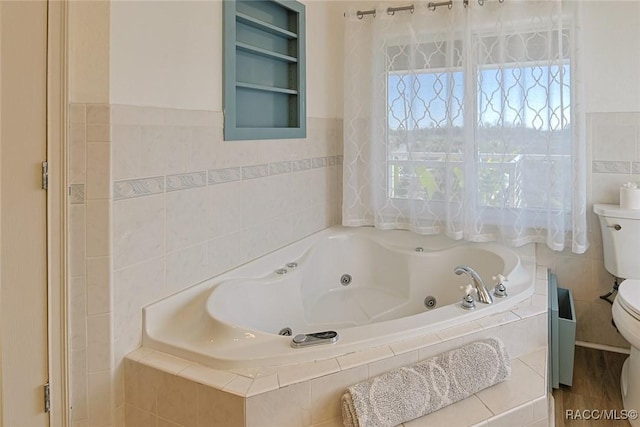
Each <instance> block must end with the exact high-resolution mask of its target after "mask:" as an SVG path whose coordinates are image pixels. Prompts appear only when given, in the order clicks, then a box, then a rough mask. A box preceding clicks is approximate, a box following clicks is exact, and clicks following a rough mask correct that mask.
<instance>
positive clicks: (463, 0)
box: [462, 0, 469, 9]
mask: <svg viewBox="0 0 640 427" xmlns="http://www.w3.org/2000/svg"><path fill="white" fill-rule="evenodd" d="M462 4H463V5H464V8H465V9H466V8H467V7H469V0H462Z"/></svg>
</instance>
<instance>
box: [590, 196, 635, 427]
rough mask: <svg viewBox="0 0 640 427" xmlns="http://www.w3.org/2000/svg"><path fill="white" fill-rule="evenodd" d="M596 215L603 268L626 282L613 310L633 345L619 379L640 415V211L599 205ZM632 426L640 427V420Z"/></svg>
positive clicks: (625, 399)
mask: <svg viewBox="0 0 640 427" xmlns="http://www.w3.org/2000/svg"><path fill="white" fill-rule="evenodd" d="M593 211H594V212H595V213H596V214H598V216H599V217H600V229H601V231H602V246H603V250H604V266H605V268H606V269H607V271H608V272H609V273H611V274H613V275H614V276H616V277H618V278H621V279H625V280H624V281H623V282H622V283H621V284H620V287H619V289H618V295H617V296H616V299H615V301H614V303H613V306H612V308H611V310H612V313H613V320H614V322H615V324H616V327H617V328H618V330H619V331H620V333H621V334H622V336H623V337H625V338H626V340H627V341H629V343H630V344H631V355H630V356H629V358H628V359H627V360H626V361H625V362H624V366H623V367H622V375H621V376H620V388H621V389H622V401H623V404H624V408H625V409H626V410H627V411H629V410H636V411H640V210H629V209H621V208H620V206H618V205H601V204H596V205H594V206H593ZM629 422H630V423H631V425H632V426H640V420H637V419H635V420H629Z"/></svg>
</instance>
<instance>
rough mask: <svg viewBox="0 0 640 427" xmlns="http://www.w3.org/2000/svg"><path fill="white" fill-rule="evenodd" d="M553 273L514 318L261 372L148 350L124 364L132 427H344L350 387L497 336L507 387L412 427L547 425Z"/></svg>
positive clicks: (507, 315)
mask: <svg viewBox="0 0 640 427" xmlns="http://www.w3.org/2000/svg"><path fill="white" fill-rule="evenodd" d="M546 293H547V269H546V268H543V267H538V268H537V271H536V293H535V294H534V295H533V296H532V297H530V298H528V299H527V300H526V301H524V302H522V303H521V304H519V305H518V306H517V307H515V308H513V309H512V310H510V311H506V312H502V313H497V314H494V315H490V316H487V317H484V318H480V319H478V320H475V321H471V322H468V323H466V324H464V325H461V326H457V327H453V328H450V329H445V330H441V331H438V332H435V333H429V334H426V335H423V336H419V337H416V338H413V339H410V340H406V341H400V342H395V343H392V344H389V345H384V346H379V347H374V348H371V349H369V350H364V351H360V352H354V353H349V354H345V355H342V356H339V357H336V358H329V359H323V360H316V361H311V362H305V363H299V364H292V365H284V366H278V367H267V368H257V369H238V370H227V371H222V370H215V369H212V368H209V367H206V366H203V365H199V364H197V363H194V362H191V361H189V360H185V359H181V358H178V357H175V356H172V355H169V354H166V353H162V352H159V351H156V350H151V349H149V348H145V347H142V348H140V349H138V350H135V351H133V352H131V353H130V354H129V355H127V357H126V363H125V371H126V379H125V404H126V405H125V406H126V410H125V413H126V423H127V425H128V426H143V425H155V424H154V423H156V422H157V423H161V422H164V423H167V425H173V424H170V423H174V424H176V425H183V426H191V425H194V426H195V425H208V426H225V427H233V426H251V427H255V426H267V427H271V426H279V427H289V426H296V427H302V426H305V427H306V426H317V427H319V426H324V427H330V426H331V427H332V426H336V427H337V426H341V425H342V419H341V414H340V397H341V396H342V394H343V393H344V391H345V390H346V388H347V387H348V386H350V385H352V384H355V383H358V382H360V381H364V380H367V379H369V378H372V377H375V376H378V375H380V374H382V373H384V372H387V371H389V370H391V369H395V368H398V367H400V366H405V365H410V364H413V363H417V362H419V361H422V360H425V359H427V358H429V357H431V356H434V355H436V354H439V353H442V352H444V351H447V350H451V349H453V348H457V347H460V346H462V345H464V344H466V343H469V342H472V341H475V340H477V339H481V338H484V337H489V336H497V337H499V338H500V339H502V340H503V342H504V343H505V344H506V346H507V349H508V351H509V354H510V356H511V357H512V359H513V360H512V365H513V366H512V374H511V377H510V378H509V379H508V380H507V381H505V382H504V383H501V384H498V385H496V386H494V387H491V388H489V389H486V390H483V391H481V392H479V393H477V394H476V395H474V396H471V397H469V398H467V399H465V400H463V401H461V402H458V403H456V404H454V405H452V406H450V407H446V408H443V409H442V410H440V411H437V412H435V413H433V414H430V415H427V416H425V417H423V418H420V419H417V420H414V421H411V422H408V423H405V426H407V427H409V426H411V427H417V426H422V425H424V426H426V425H447V426H451V427H454V426H470V425H477V426H534V425H535V426H546V425H548V420H549V418H548V414H549V409H548V396H547V380H546V378H547V356H546V355H547V320H548V317H547V294H546Z"/></svg>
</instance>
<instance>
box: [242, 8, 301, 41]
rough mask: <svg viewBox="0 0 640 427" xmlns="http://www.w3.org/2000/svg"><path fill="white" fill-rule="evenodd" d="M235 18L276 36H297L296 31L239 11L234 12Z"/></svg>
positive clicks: (294, 37) (290, 37) (293, 37)
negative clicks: (293, 31)
mask: <svg viewBox="0 0 640 427" xmlns="http://www.w3.org/2000/svg"><path fill="white" fill-rule="evenodd" d="M236 19H237V20H238V21H239V22H242V23H243V24H247V25H250V26H252V27H254V28H258V29H260V30H263V31H266V32H268V33H271V34H275V35H276V36H281V37H286V38H288V39H297V38H298V35H297V34H296V33H292V32H291V31H288V30H285V29H283V28H280V27H276V26H275V25H272V24H269V23H267V22H264V21H261V20H259V19H256V18H254V17H252V16H249V15H246V14H244V13H241V12H236Z"/></svg>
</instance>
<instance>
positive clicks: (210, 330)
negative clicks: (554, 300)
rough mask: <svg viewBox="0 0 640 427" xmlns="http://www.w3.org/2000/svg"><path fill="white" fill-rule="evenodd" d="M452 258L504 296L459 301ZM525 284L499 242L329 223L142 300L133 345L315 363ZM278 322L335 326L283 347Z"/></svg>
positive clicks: (192, 354)
mask: <svg viewBox="0 0 640 427" xmlns="http://www.w3.org/2000/svg"><path fill="white" fill-rule="evenodd" d="M287 264H289V266H287ZM459 265H465V266H468V267H471V268H472V269H473V270H475V271H476V272H477V273H478V274H479V275H480V277H482V279H484V281H485V283H486V285H487V288H489V290H490V291H491V293H493V286H494V285H495V281H494V280H493V279H492V276H497V275H498V274H502V275H504V276H506V277H507V278H508V281H507V282H506V283H505V284H506V286H507V292H508V296H507V297H505V298H495V297H494V303H493V304H490V305H488V304H483V303H480V302H476V309H474V310H465V309H463V308H462V307H461V305H460V302H461V300H462V297H463V296H464V293H463V291H462V290H461V289H460V287H461V286H462V285H466V284H467V283H469V282H470V278H469V276H467V275H466V274H463V275H456V274H454V268H455V267H456V266H459ZM278 270H280V271H278ZM285 270H286V273H285V272H284V271H285ZM534 283H535V277H534V274H533V273H532V272H531V269H526V268H524V266H523V265H522V262H521V260H520V258H519V257H518V255H517V254H516V252H514V251H513V250H511V249H509V248H506V247H504V246H502V245H498V244H480V243H465V242H458V241H453V240H450V239H448V238H446V237H442V236H421V235H417V234H415V233H411V232H408V231H381V230H377V229H374V228H370V227H361V228H345V227H332V228H329V229H327V230H323V231H321V232H319V233H316V234H314V235H311V236H309V237H306V238H304V239H302V240H300V241H298V242H295V243H293V244H291V245H289V246H286V247H284V248H282V249H280V250H277V251H275V252H273V253H270V254H268V255H265V256H263V257H261V258H259V259H257V260H254V261H251V262H250V263H248V264H245V265H243V266H241V267H239V268H237V269H234V270H232V271H229V272H227V273H224V274H222V275H220V276H217V277H214V278H212V279H209V280H207V281H205V282H202V283H200V284H198V285H195V286H193V287H191V288H189V289H186V290H185V291H182V292H180V293H178V294H175V295H173V296H170V297H168V298H165V299H163V300H161V301H159V302H157V303H154V304H152V305H150V306H147V307H145V308H144V316H143V329H144V330H143V346H145V347H150V348H154V349H157V350H160V351H163V352H167V353H170V354H174V355H176V356H180V357H183V358H186V359H190V360H193V361H195V362H198V363H202V364H205V365H208V366H211V367H213V368H216V369H234V368H254V367H265V366H275V365H283V364H289V363H297V362H302V361H310V360H318V359H324V358H329V357H336V356H339V355H341V354H345V353H350V352H354V351H359V350H364V349H366V348H370V347H375V346H379V345H383V344H389V343H392V342H396V341H400V340H405V339H408V338H412V337H416V336H419V335H423V334H426V333H428V332H432V331H435V330H439V329H443V328H448V327H451V326H455V325H459V324H462V323H465V322H467V321H470V320H474V319H478V318H480V317H484V316H487V315H490V314H493V313H496V312H503V311H507V310H509V309H511V308H513V307H514V306H515V305H516V304H518V303H519V302H521V301H522V300H524V299H525V298H527V297H529V296H531V295H532V294H533V291H534ZM425 300H426V301H425ZM434 300H435V302H434ZM425 302H427V303H428V304H425ZM428 305H429V307H428ZM283 330H285V331H287V330H290V331H291V333H292V335H293V336H295V335H298V334H311V333H317V332H323V331H335V332H336V333H337V337H336V338H337V341H335V342H332V343H329V341H333V340H321V341H320V342H321V344H318V345H309V346H302V347H299V348H294V347H292V345H291V344H292V338H293V336H283V335H279V333H282V331H283ZM331 335H333V334H331Z"/></svg>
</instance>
